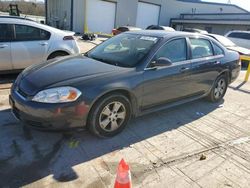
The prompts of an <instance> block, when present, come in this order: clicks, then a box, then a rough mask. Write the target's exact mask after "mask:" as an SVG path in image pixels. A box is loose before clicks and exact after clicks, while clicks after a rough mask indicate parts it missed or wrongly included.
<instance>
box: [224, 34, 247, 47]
mask: <svg viewBox="0 0 250 188" xmlns="http://www.w3.org/2000/svg"><path fill="white" fill-rule="evenodd" d="M225 36H226V37H227V38H229V39H230V40H231V41H233V42H234V43H235V44H237V45H238V46H240V47H243V48H247V49H250V31H229V32H228V33H227V34H226V35H225Z"/></svg>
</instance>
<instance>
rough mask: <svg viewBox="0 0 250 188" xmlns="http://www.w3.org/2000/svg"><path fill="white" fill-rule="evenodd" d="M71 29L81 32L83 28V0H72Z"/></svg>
mask: <svg viewBox="0 0 250 188" xmlns="http://www.w3.org/2000/svg"><path fill="white" fill-rule="evenodd" d="M73 4H74V5H73V6H74V8H73V31H75V32H79V33H82V32H83V30H84V15H85V14H84V9H85V8H84V0H74V3H73Z"/></svg>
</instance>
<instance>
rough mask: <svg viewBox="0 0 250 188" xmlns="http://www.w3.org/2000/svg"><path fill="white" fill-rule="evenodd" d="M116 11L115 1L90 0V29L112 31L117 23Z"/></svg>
mask: <svg viewBox="0 0 250 188" xmlns="http://www.w3.org/2000/svg"><path fill="white" fill-rule="evenodd" d="M115 13H116V4H115V3H112V2H107V1H101V0H88V1H87V19H88V28H89V31H91V32H103V33H111V31H112V29H113V28H114V25H115Z"/></svg>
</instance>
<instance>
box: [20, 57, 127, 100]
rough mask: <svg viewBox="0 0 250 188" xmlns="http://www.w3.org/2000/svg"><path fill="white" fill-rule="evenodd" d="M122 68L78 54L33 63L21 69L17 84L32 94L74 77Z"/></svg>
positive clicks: (25, 91)
mask: <svg viewBox="0 0 250 188" xmlns="http://www.w3.org/2000/svg"><path fill="white" fill-rule="evenodd" d="M124 69H126V68H122V67H118V66H113V65H109V64H106V63H103V62H100V61H96V60H93V59H90V58H87V57H84V56H83V55H79V56H74V57H67V58H61V59H57V60H54V61H48V62H46V63H41V64H37V65H33V66H31V67H29V68H27V69H25V70H24V71H23V73H22V76H21V79H20V80H19V83H17V84H18V87H19V89H20V90H21V91H22V92H24V93H25V94H27V95H30V96H32V95H35V94H36V93H37V92H39V91H41V90H43V89H45V88H49V87H50V86H51V85H54V84H56V83H59V82H60V83H63V82H64V81H68V80H71V79H76V78H82V79H89V78H91V77H93V76H94V77H96V76H100V75H103V74H108V73H111V72H114V71H123V70H124Z"/></svg>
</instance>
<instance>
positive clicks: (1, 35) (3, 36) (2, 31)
mask: <svg viewBox="0 0 250 188" xmlns="http://www.w3.org/2000/svg"><path fill="white" fill-rule="evenodd" d="M10 34H11V33H10V31H9V27H8V24H0V42H9V41H10V40H11V35H10Z"/></svg>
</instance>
